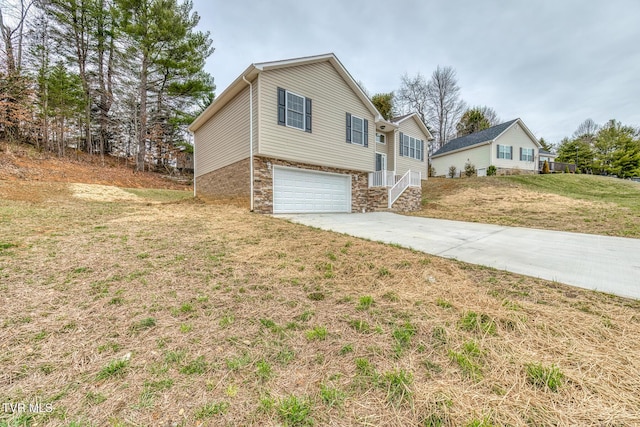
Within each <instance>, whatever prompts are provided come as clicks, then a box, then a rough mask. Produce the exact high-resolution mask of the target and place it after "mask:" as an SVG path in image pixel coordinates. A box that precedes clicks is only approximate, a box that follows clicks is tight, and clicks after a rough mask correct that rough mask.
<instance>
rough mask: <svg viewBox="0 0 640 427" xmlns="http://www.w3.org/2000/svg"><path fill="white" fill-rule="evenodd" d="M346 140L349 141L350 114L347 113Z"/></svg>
mask: <svg viewBox="0 0 640 427" xmlns="http://www.w3.org/2000/svg"><path fill="white" fill-rule="evenodd" d="M347 142H348V143H351V114H349V113H347Z"/></svg>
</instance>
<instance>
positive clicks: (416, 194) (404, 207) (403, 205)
mask: <svg viewBox="0 0 640 427" xmlns="http://www.w3.org/2000/svg"><path fill="white" fill-rule="evenodd" d="M421 208H422V187H409V188H407V189H406V190H404V193H402V194H401V195H400V197H398V200H396V201H395V202H394V203H393V206H391V209H392V210H394V211H397V212H413V211H419V210H420V209H421Z"/></svg>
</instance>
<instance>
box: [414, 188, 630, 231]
mask: <svg viewBox="0 0 640 427" xmlns="http://www.w3.org/2000/svg"><path fill="white" fill-rule="evenodd" d="M559 185H560V183H559ZM638 188H640V187H638ZM638 197H640V192H638ZM423 198H424V203H423V209H422V210H421V211H420V212H418V213H416V215H420V216H427V217H430V218H440V219H450V220H457V221H470V222H482V223H487V224H498V225H508V226H518V227H531V228H542V229H549V230H559V231H570V232H578V233H588V234H602V235H612V236H621V237H640V216H639V215H638V212H637V210H634V209H631V208H629V207H627V206H620V205H618V204H616V203H613V202H607V201H598V200H585V199H580V198H573V197H568V196H566V195H560V194H553V193H551V192H545V191H536V190H531V189H527V188H525V187H524V186H522V185H518V184H517V183H514V182H513V181H510V180H509V178H503V177H494V178H470V179H444V178H433V179H429V180H428V181H427V182H426V183H425V184H424V185H423Z"/></svg>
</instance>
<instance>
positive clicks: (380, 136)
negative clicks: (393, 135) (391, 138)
mask: <svg viewBox="0 0 640 427" xmlns="http://www.w3.org/2000/svg"><path fill="white" fill-rule="evenodd" d="M376 142H379V143H380V144H386V142H385V139H384V134H383V133H376Z"/></svg>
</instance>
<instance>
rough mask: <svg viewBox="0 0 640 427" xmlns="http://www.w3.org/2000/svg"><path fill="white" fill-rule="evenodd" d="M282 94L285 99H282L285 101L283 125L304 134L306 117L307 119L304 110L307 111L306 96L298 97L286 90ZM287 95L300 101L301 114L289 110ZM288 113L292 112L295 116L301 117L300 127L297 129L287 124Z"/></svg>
mask: <svg viewBox="0 0 640 427" xmlns="http://www.w3.org/2000/svg"><path fill="white" fill-rule="evenodd" d="M284 92H285V97H284V99H285V106H284V111H285V118H284V123H285V126H286V127H288V128H292V129H299V130H301V131H303V132H305V131H306V124H305V120H306V117H307V111H306V109H307V97H306V96H302V95H298V94H297V93H295V92H291V91H289V90H286V89H285V91H284ZM289 95H293V96H296V97H298V98H301V99H302V112H299V111H295V110H293V109H291V108H289ZM289 112H292V113H295V114H300V115H301V116H302V120H301V123H302V127H298V126H294V125H291V124H289Z"/></svg>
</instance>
